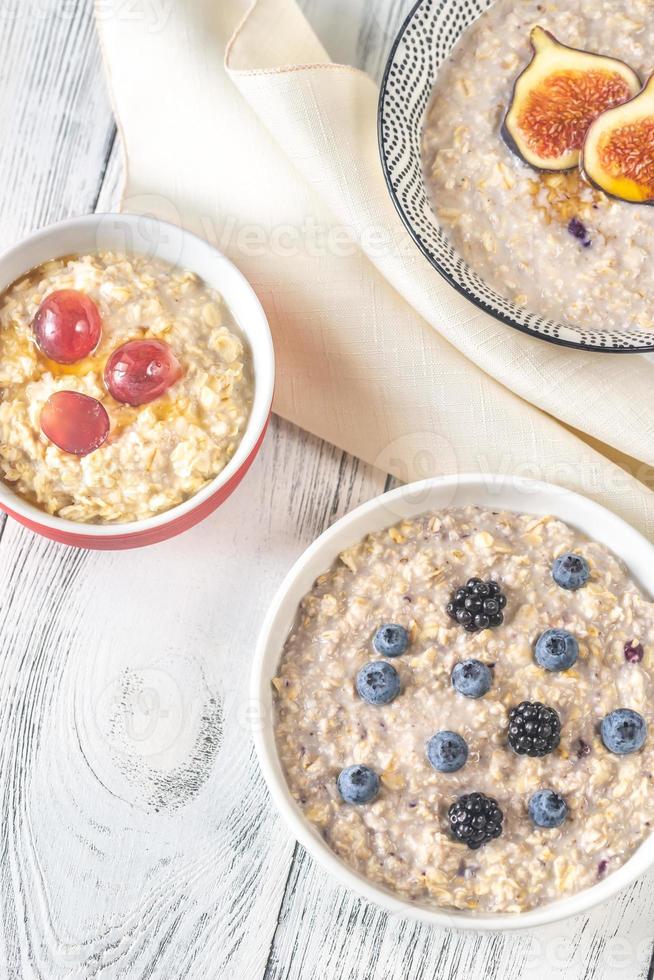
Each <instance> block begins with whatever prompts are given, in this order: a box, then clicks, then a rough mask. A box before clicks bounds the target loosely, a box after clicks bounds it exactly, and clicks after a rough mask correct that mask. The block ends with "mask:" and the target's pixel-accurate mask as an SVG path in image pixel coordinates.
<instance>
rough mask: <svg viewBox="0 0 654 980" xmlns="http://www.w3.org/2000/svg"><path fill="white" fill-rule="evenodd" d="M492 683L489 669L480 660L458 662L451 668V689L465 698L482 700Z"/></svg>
mask: <svg viewBox="0 0 654 980" xmlns="http://www.w3.org/2000/svg"><path fill="white" fill-rule="evenodd" d="M492 683H493V675H492V674H491V672H490V668H489V667H487V666H486V664H482V662H481V660H472V659H471V660H460V661H459V663H458V664H454V667H453V668H452V687H453V688H454V690H455V691H458V693H459V694H463V695H464V696H465V697H466V698H482V697H483V696H484V694H486V693H487V691H490V687H491V684H492Z"/></svg>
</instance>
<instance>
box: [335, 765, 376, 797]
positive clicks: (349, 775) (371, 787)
mask: <svg viewBox="0 0 654 980" xmlns="http://www.w3.org/2000/svg"><path fill="white" fill-rule="evenodd" d="M336 785H337V786H338V792H339V793H340V794H341V798H342V799H343V800H344V802H345V803H357V804H359V803H370V802H371V801H372V800H374V798H375V797H376V796H377V793H378V792H379V776H378V775H377V773H376V772H375V771H374V770H373V769H369V768H368V766H348V767H347V768H346V769H342V770H341V772H340V773H339V776H338V779H337V780H336Z"/></svg>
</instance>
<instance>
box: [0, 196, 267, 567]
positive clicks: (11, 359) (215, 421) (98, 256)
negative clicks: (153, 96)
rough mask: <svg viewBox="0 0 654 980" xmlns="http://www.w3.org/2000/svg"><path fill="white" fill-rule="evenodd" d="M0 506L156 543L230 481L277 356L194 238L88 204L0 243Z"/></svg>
mask: <svg viewBox="0 0 654 980" xmlns="http://www.w3.org/2000/svg"><path fill="white" fill-rule="evenodd" d="M0 365H1V366H0V507H2V509H3V510H5V511H6V512H7V513H9V514H11V515H12V516H14V517H15V518H16V519H17V520H19V521H21V522H22V523H23V524H25V525H27V526H28V527H30V528H32V529H33V530H36V531H38V532H39V533H41V534H44V535H45V536H47V537H51V538H54V539H55V540H58V541H62V542H64V543H67V544H76V545H79V546H82V547H90V548H129V547H136V546H139V545H144V544H152V543H154V542H157V541H161V540H163V539H165V538H169V537H171V536H173V535H174V534H177V533H179V532H180V531H182V530H185V529H186V528H188V527H191V526H192V525H193V524H195V523H197V522H198V521H199V520H201V519H202V518H204V517H206V516H207V515H208V514H210V513H211V512H212V511H213V510H214V509H215V508H216V507H217V506H218V505H219V504H220V503H222V502H223V501H224V500H225V499H226V497H227V496H229V494H230V493H231V492H232V491H233V490H234V489H235V487H236V486H237V485H238V483H239V482H240V480H241V479H242V478H243V476H244V475H245V473H246V472H247V470H248V468H249V466H250V465H251V463H252V461H253V459H254V457H255V456H256V453H257V451H258V449H259V447H260V445H261V441H262V439H263V436H264V433H265V429H266V425H267V422H268V418H269V414H270V405H271V399H272V390H273V383H274V354H273V349H272V341H271V337H270V331H269V328H268V323H267V320H266V317H265V314H264V312H263V310H262V307H261V305H260V303H259V301H258V299H257V297H256V295H255V293H254V291H253V290H252V288H251V287H250V285H249V284H248V283H247V281H246V280H245V279H244V277H243V276H242V275H241V273H240V272H239V271H238V270H237V269H236V267H235V266H234V265H232V263H231V262H229V260H228V259H227V258H225V256H223V255H222V254H221V253H219V252H218V251H217V250H216V249H214V248H213V247H212V246H211V245H209V244H208V243H207V242H205V241H204V240H202V239H200V238H198V237H196V236H195V235H192V234H190V233H189V232H187V231H184V230H183V229H181V228H178V227H176V226H174V225H171V224H167V223H165V222H163V221H159V220H156V219H153V218H149V217H147V218H146V217H143V216H138V215H129V214H94V215H87V216H84V217H80V218H74V219H71V220H68V221H65V222H62V223H61V224H58V225H54V226H51V227H49V228H46V229H44V230H42V231H39V232H37V233H36V234H34V235H32V236H31V237H30V238H28V239H26V240H25V241H23V242H22V243H20V244H19V245H17V246H15V247H14V248H11V249H10V250H9V251H7V252H5V253H4V254H3V255H2V256H0Z"/></svg>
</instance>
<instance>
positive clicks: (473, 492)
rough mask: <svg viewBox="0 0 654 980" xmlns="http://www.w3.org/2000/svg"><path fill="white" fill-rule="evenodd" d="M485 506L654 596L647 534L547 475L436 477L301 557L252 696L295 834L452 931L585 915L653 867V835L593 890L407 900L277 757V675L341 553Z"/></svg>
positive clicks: (262, 639)
mask: <svg viewBox="0 0 654 980" xmlns="http://www.w3.org/2000/svg"><path fill="white" fill-rule="evenodd" d="M466 504H478V505H480V506H482V507H491V508H493V509H498V510H499V509H503V510H513V511H522V512H525V513H533V514H554V515H555V516H557V517H559V518H561V519H562V520H564V521H566V522H567V523H568V524H570V525H572V526H574V527H576V528H578V529H579V530H580V531H582V532H583V533H584V534H586V535H587V536H588V537H590V538H593V539H594V540H596V541H601V542H602V543H603V544H605V545H607V547H609V548H610V549H611V550H612V551H613V552H614V553H615V554H617V555H619V556H620V557H621V558H622V559H623V560H624V562H625V563H626V564H627V566H628V567H629V570H630V572H631V575H632V576H633V578H634V579H635V580H636V582H638V584H639V585H640V586H641V588H643V589H644V591H645V592H646V593H647V594H648V595H654V546H652V545H651V544H650V543H649V541H647V540H646V539H645V538H644V537H643V536H642V535H641V534H639V533H638V532H637V531H635V530H634V529H633V528H632V527H630V526H629V525H628V524H626V523H625V522H624V521H623V520H621V519H620V518H618V517H616V516H615V515H614V514H612V513H610V511H607V510H605V508H603V507H601V506H600V505H599V504H596V503H593V502H592V501H590V500H587V499H586V498H585V497H581V496H579V495H578V494H575V493H571V492H570V491H567V490H563V489H562V488H561V487H555V486H552V485H550V484H547V483H540V482H538V481H531V480H520V479H512V478H510V477H503V476H481V475H474V476H459V477H437V478H434V479H431V480H424V481H422V482H421V483H413V484H410V485H408V486H404V487H400V488H399V489H398V490H393V491H391V492H390V493H386V494H383V495H382V496H381V497H376V498H375V499H374V500H371V501H369V503H366V504H363V506H361V507H358V508H357V509H356V510H355V511H353V512H352V513H351V514H348V515H346V516H345V517H343V518H342V519H341V520H339V521H337V522H336V523H335V524H334V525H333V526H332V527H330V528H329V529H328V530H327V531H325V532H324V533H323V534H321V535H320V537H319V538H318V539H317V540H316V541H314V543H313V544H312V545H311V546H310V547H309V548H307V550H306V551H305V552H304V554H303V555H302V556H301V557H300V558H299V559H298V561H297V562H296V563H295V565H294V566H293V568H292V569H291V570H290V572H289V573H288V575H287V576H286V578H285V579H284V581H283V582H282V584H281V586H280V588H279V591H278V592H277V595H276V596H275V598H274V600H273V602H272V605H271V606H270V609H269V610H268V613H267V615H266V618H265V621H264V624H263V627H262V630H261V634H260V636H259V640H258V644H257V650H256V655H255V660H254V667H253V675H252V698H253V699H254V701H255V703H257V704H259V705H260V706H261V710H260V712H259V721H260V724H258V725H257V726H256V727H255V730H254V733H253V734H254V740H255V744H256V749H257V754H258V757H259V762H260V765H261V769H262V771H263V774H264V776H265V779H266V782H267V784H268V788H269V790H270V793H271V795H272V798H273V800H274V802H275V804H276V806H277V808H278V809H279V811H280V813H281V814H282V817H283V818H284V820H285V821H286V823H287V824H288V826H289V828H290V830H291V832H292V833H293V834H294V835H295V837H296V838H297V840H298V841H300V843H301V844H302V845H303V846H304V847H305V848H306V849H307V850H308V851H309V853H310V854H311V855H312V856H313V857H314V858H315V859H316V860H317V861H318V862H319V863H320V864H321V865H322V866H323V867H324V868H326V869H327V870H328V871H330V872H331V873H332V874H333V875H334V876H335V877H336V878H337V879H338V880H339V881H340V882H341V883H342V884H344V885H347V886H348V887H349V888H352V889H353V890H354V891H355V892H358V893H359V894H360V895H362V896H363V897H364V898H367V899H369V900H370V901H373V902H376V903H377V904H378V905H381V906H383V907H384V908H386V909H388V910H389V911H391V912H394V913H395V914H400V915H402V916H406V917H408V918H413V919H419V920H422V921H424V922H429V923H431V924H433V925H439V926H448V927H450V928H467V929H485V930H492V929H498V930H506V929H520V928H527V927H534V926H539V925H544V924H545V923H548V922H555V921H557V920H559V919H564V918H567V917H569V916H572V915H577V914H579V913H580V912H585V911H587V910H588V909H589V908H591V907H592V906H593V905H596V904H597V903H598V902H602V901H604V900H605V899H608V898H610V897H611V896H612V895H614V894H615V893H616V892H617V891H619V890H620V889H621V888H624V887H625V886H626V885H628V884H630V883H631V882H632V881H634V879H635V878H637V877H638V875H640V874H642V873H643V872H644V871H646V870H647V869H648V868H649V867H650V866H651V865H652V864H654V836H652V837H650V838H648V839H647V840H646V841H645V842H644V843H643V844H642V845H641V847H640V848H639V849H638V850H637V851H636V853H635V854H634V855H633V856H632V857H631V858H630V859H629V860H628V861H627V862H626V864H624V865H623V866H622V867H621V868H619V869H618V870H617V871H614V872H613V874H611V875H609V876H608V877H607V878H605V879H603V880H602V881H600V882H598V883H597V884H596V885H593V887H592V888H588V889H586V890H584V891H581V892H578V893H577V894H576V895H572V896H570V897H567V898H563V899H560V900H559V901H556V902H552V903H551V904H549V905H543V906H541V907H540V908H536V909H533V910H531V911H527V912H522V913H520V914H517V915H515V914H513V915H509V914H497V915H494V914H477V913H473V912H459V911H450V910H447V909H430V908H426V907H424V906H420V905H416V904H414V903H411V902H408V901H406V900H404V899H402V898H400V897H398V896H396V895H393V894H392V893H390V892H388V891H386V890H385V889H383V888H381V887H380V886H378V885H376V884H373V883H372V882H371V881H369V880H367V879H366V878H364V877H362V876H361V875H359V874H358V873H357V872H356V871H354V870H352V869H351V868H349V867H348V866H347V865H346V864H345V863H344V862H343V861H341V859H340V858H338V857H337V856H336V855H335V854H334V852H333V851H331V850H330V848H329V847H328V845H327V844H326V843H325V841H324V840H323V839H322V837H321V836H320V834H319V833H318V832H317V830H316V829H315V828H314V827H313V826H312V825H311V824H310V823H309V822H308V821H307V820H306V819H305V817H304V816H303V814H302V811H301V810H300V808H299V807H298V805H297V803H296V802H295V800H294V799H293V797H292V796H291V794H290V792H289V790H288V787H287V785H286V780H285V778H284V774H283V772H282V768H281V765H280V762H279V758H278V756H277V750H276V747H275V738H274V731H273V710H272V709H273V700H272V685H271V681H272V678H273V677H274V676H275V674H276V670H277V666H278V663H279V658H280V654H281V651H282V647H283V645H284V641H285V639H286V636H287V634H288V632H289V630H290V628H291V626H292V624H293V621H294V618H295V614H296V611H297V608H298V604H299V602H300V600H301V599H302V597H303V596H304V595H305V594H306V593H307V592H308V591H309V590H310V589H311V587H312V586H313V583H314V582H315V580H316V578H317V576H318V575H319V574H321V573H322V572H324V571H326V570H327V569H328V568H329V567H330V565H331V564H332V562H333V561H334V559H335V558H336V557H337V555H338V554H339V552H340V551H342V550H343V549H344V548H348V547H350V546H352V545H354V544H356V543H357V542H358V541H360V540H361V538H362V537H363V536H364V535H366V534H368V533H369V532H372V531H378V530H381V529H383V528H385V527H388V526H390V525H391V524H394V523H396V522H397V521H399V520H402V519H403V518H405V517H415V516H417V515H418V514H422V513H424V512H425V511H428V510H438V509H439V508H443V507H450V506H465V505H466Z"/></svg>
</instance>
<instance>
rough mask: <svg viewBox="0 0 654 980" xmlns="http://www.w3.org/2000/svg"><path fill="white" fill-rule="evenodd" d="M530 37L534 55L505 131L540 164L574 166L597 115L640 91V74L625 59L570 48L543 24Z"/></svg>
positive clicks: (547, 167)
mask: <svg viewBox="0 0 654 980" xmlns="http://www.w3.org/2000/svg"><path fill="white" fill-rule="evenodd" d="M529 37H530V40H531V46H532V48H533V50H534V55H533V58H532V59H531V61H530V63H529V64H528V65H527V67H526V68H525V70H524V71H523V72H522V74H521V75H519V76H518V78H517V79H516V82H515V86H514V88H513V97H512V100H511V105H510V106H509V110H508V112H507V114H506V116H505V118H504V123H503V126H502V136H503V138H504V141H505V143H506V144H507V146H508V147H509V149H511V150H512V151H513V152H514V153H517V154H518V156H519V157H521V158H522V159H523V160H524V161H525V163H528V164H529V165H530V166H532V167H534V168H535V169H536V170H571V169H572V168H573V167H576V166H577V164H578V163H579V158H580V155H581V148H582V146H583V142H584V137H585V136H586V132H587V130H588V127H589V126H590V124H591V123H592V122H593V120H594V119H596V118H597V117H598V116H599V115H600V114H601V113H602V112H605V111H606V110H607V109H611V108H613V107H614V106H617V105H620V104H621V103H623V102H626V101H627V100H628V99H631V98H632V97H633V96H634V95H636V93H637V92H639V91H640V84H641V83H640V79H639V78H638V75H637V74H636V73H635V72H634V71H633V70H632V69H631V68H630V67H629V65H626V64H625V63H624V62H623V61H618V60H617V59H615V58H607V57H604V56H603V55H599V54H591V53H590V52H589V51H578V50H577V49H576V48H569V47H567V45H565V44H561V42H560V41H557V39H556V38H555V37H554V35H553V34H550V33H549V31H546V30H544V29H543V28H542V27H534V28H533V30H532V31H531V34H530V35H529Z"/></svg>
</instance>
